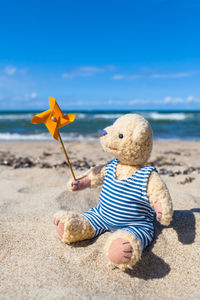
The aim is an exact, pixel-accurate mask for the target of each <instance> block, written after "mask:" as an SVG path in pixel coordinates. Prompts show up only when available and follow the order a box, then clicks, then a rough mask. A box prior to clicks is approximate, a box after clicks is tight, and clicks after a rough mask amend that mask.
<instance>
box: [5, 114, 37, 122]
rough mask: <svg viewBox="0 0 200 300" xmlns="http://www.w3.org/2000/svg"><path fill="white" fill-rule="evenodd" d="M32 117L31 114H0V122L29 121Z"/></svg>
mask: <svg viewBox="0 0 200 300" xmlns="http://www.w3.org/2000/svg"><path fill="white" fill-rule="evenodd" d="M32 117H33V114H30V113H29V114H5V115H4V114H3V115H1V114H0V120H7V121H8V120H10V121H15V120H26V121H27V120H29V121H30V120H31V119H32Z"/></svg>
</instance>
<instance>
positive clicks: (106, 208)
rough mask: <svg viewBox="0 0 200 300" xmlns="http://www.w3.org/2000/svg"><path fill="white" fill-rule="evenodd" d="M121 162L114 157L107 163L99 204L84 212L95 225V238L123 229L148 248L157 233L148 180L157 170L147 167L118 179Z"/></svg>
mask: <svg viewBox="0 0 200 300" xmlns="http://www.w3.org/2000/svg"><path fill="white" fill-rule="evenodd" d="M118 162H119V160H118V159H114V160H112V161H110V162H109V163H108V164H107V165H106V171H105V178H104V183H103V187H102V191H101V194H100V197H99V204H98V205H97V206H96V207H94V208H91V209H90V210H89V211H88V212H85V213H83V214H82V215H83V216H84V217H86V218H87V219H88V221H89V222H90V224H91V225H92V226H93V228H94V230H95V235H94V237H95V236H98V235H99V234H102V233H103V232H105V231H111V232H113V231H116V230H117V229H123V230H126V231H129V232H131V233H133V234H134V235H135V236H136V237H137V238H139V239H140V240H141V244H142V249H143V250H144V249H145V248H146V247H147V246H148V245H149V244H150V243H151V241H152V239H153V235H154V228H153V219H154V211H153V209H152V207H151V205H150V203H149V200H148V197H147V183H148V179H149V175H150V173H151V172H152V171H153V170H155V171H156V169H155V168H154V167H151V166H146V167H143V168H141V169H140V170H138V171H136V172H135V173H134V174H133V175H132V176H130V177H129V178H127V179H124V180H118V179H117V178H116V168H117V164H118Z"/></svg>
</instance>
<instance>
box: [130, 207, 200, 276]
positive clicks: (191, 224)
mask: <svg viewBox="0 0 200 300" xmlns="http://www.w3.org/2000/svg"><path fill="white" fill-rule="evenodd" d="M194 212H196V213H200V209H199V208H197V209H191V210H175V211H174V215H173V220H172V222H171V224H170V225H169V226H168V227H164V226H162V225H160V223H158V222H155V237H154V241H153V243H152V244H151V245H150V246H149V247H148V248H147V249H146V250H145V251H144V253H143V256H142V259H141V261H139V262H138V263H137V264H136V265H135V267H134V269H133V270H128V271H126V273H127V274H129V275H130V276H131V277H138V278H142V279H145V280H148V279H154V278H162V277H165V276H166V275H167V274H168V273H169V272H170V270H171V268H170V266H169V265H168V264H167V263H166V262H165V261H164V260H163V259H161V258H160V257H158V256H156V255H155V254H154V253H153V252H152V250H153V247H154V244H155V243H156V240H157V239H158V237H159V235H160V234H161V233H162V230H163V229H164V228H173V229H174V230H175V231H176V233H177V238H178V240H179V242H181V243H182V244H183V245H188V244H192V243H193V242H194V240H195V217H194V214H193V213H194Z"/></svg>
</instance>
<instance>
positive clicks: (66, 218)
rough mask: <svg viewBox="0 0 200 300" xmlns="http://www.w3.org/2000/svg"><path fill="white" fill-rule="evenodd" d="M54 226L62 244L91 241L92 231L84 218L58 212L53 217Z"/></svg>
mask: <svg viewBox="0 0 200 300" xmlns="http://www.w3.org/2000/svg"><path fill="white" fill-rule="evenodd" d="M53 223H54V226H55V229H56V232H57V233H58V236H59V237H60V238H61V240H62V242H64V243H66V244H71V243H73V242H77V241H82V240H87V239H91V238H92V237H93V236H94V229H93V227H92V226H91V225H90V223H89V222H88V220H87V219H86V218H84V217H83V216H82V215H80V214H77V213H73V212H62V211H61V212H58V213H56V214H55V215H54V221H53Z"/></svg>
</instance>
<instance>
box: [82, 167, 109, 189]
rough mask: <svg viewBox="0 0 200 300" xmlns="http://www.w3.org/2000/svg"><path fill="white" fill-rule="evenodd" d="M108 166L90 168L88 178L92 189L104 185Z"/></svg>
mask: <svg viewBox="0 0 200 300" xmlns="http://www.w3.org/2000/svg"><path fill="white" fill-rule="evenodd" d="M105 170H106V165H99V166H96V167H92V168H90V170H89V171H88V173H87V174H86V176H88V178H89V179H90V187H91V188H96V187H97V186H99V185H102V184H103V181H104V178H105Z"/></svg>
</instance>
